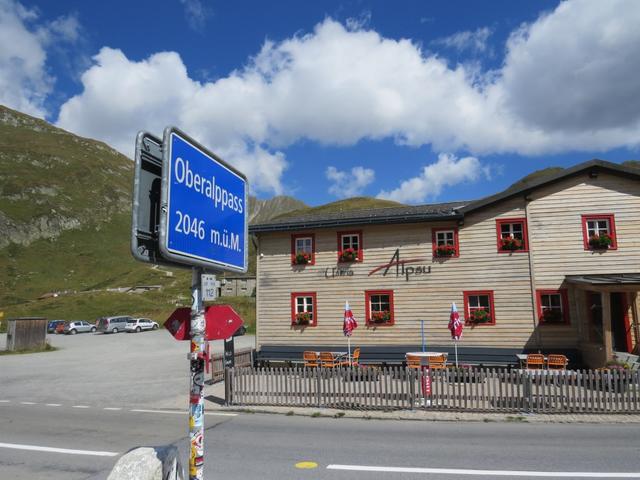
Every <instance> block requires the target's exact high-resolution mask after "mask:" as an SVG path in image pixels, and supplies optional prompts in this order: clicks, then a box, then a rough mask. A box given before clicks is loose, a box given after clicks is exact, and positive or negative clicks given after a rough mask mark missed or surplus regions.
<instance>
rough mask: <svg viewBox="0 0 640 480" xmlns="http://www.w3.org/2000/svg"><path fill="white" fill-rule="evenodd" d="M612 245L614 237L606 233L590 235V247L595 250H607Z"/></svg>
mask: <svg viewBox="0 0 640 480" xmlns="http://www.w3.org/2000/svg"><path fill="white" fill-rule="evenodd" d="M611 245H613V239H612V238H611V236H610V235H607V234H606V233H603V234H602V235H591V236H590V237H589V247H590V248H591V249H593V250H607V249H608V248H609V247H610V246H611Z"/></svg>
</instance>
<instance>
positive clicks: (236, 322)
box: [204, 305, 244, 340]
mask: <svg viewBox="0 0 640 480" xmlns="http://www.w3.org/2000/svg"><path fill="white" fill-rule="evenodd" d="M204 319H205V321H206V322H207V326H206V337H207V340H224V339H225V338H230V337H231V336H233V334H234V333H236V330H238V329H239V328H240V327H241V326H242V325H244V322H243V321H242V318H241V317H240V315H238V314H237V313H236V311H235V310H234V309H233V308H231V305H211V306H210V307H207V308H205V310H204Z"/></svg>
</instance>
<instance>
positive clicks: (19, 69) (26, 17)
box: [0, 0, 79, 117]
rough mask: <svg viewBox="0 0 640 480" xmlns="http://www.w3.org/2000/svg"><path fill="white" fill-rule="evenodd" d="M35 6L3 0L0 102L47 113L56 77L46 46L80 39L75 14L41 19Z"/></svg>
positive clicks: (40, 114)
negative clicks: (50, 66) (51, 68)
mask: <svg viewBox="0 0 640 480" xmlns="http://www.w3.org/2000/svg"><path fill="white" fill-rule="evenodd" d="M38 21H39V14H38V11H37V10H36V9H28V8H26V7H24V6H23V5H22V4H20V3H19V2H15V1H13V0H0V104H3V105H6V106H8V107H10V108H14V109H16V110H20V111H22V112H25V113H28V114H30V115H34V116H37V117H44V116H45V115H46V113H47V111H46V108H45V101H46V99H47V96H48V95H49V94H50V93H51V92H52V90H53V84H54V82H55V78H54V77H53V75H51V73H50V72H49V71H48V69H47V65H46V61H47V48H49V47H51V46H54V45H58V44H60V43H61V42H75V41H76V40H77V39H78V31H79V24H78V21H77V18H76V17H75V16H73V15H71V16H63V17H59V18H57V19H54V20H53V21H51V22H40V23H38Z"/></svg>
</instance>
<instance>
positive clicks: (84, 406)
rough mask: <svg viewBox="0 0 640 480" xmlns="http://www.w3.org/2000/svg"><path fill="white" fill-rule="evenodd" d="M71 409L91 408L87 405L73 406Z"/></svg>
mask: <svg viewBox="0 0 640 480" xmlns="http://www.w3.org/2000/svg"><path fill="white" fill-rule="evenodd" d="M71 408H91V407H88V406H86V405H73V406H72V407H71Z"/></svg>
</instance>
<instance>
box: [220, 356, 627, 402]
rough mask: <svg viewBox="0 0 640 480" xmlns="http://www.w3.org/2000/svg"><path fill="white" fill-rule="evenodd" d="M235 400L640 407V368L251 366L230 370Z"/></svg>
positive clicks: (228, 387) (229, 395) (227, 387)
mask: <svg viewBox="0 0 640 480" xmlns="http://www.w3.org/2000/svg"><path fill="white" fill-rule="evenodd" d="M226 375H227V378H226V385H225V390H226V400H227V404H230V405H275V406H290V407H317V408H336V409H342V410H347V409H351V410H353V409H358V410H401V409H416V408H420V409H426V410H450V411H471V412H531V413H568V412H570V413H633V412H636V413H637V412H640V373H639V372H637V371H636V372H631V371H628V370H627V371H615V370H614V371H597V370H579V371H563V372H553V371H542V370H541V371H527V370H511V371H508V370H499V369H490V368H473V369H460V370H455V369H445V370H432V371H430V372H428V371H420V370H418V371H416V370H410V369H406V368H403V367H385V368H367V367H363V368H340V369H329V368H253V367H236V368H233V369H228V370H227V372H226Z"/></svg>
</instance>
